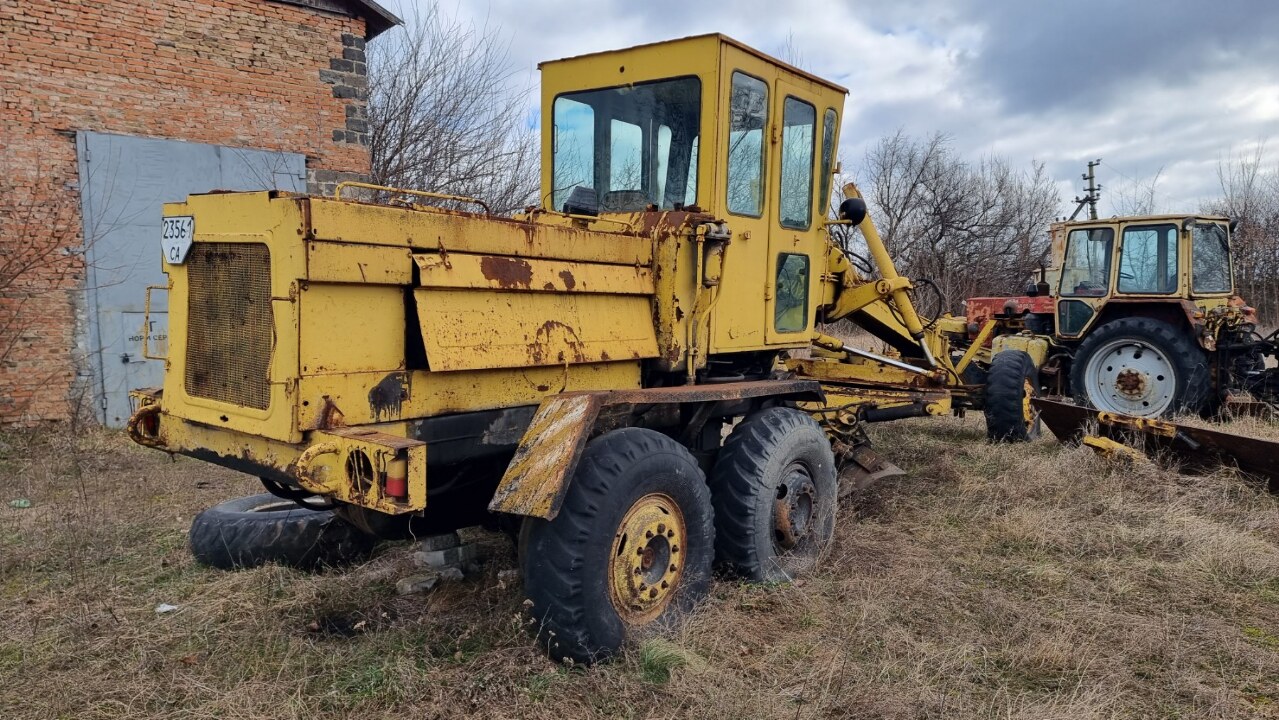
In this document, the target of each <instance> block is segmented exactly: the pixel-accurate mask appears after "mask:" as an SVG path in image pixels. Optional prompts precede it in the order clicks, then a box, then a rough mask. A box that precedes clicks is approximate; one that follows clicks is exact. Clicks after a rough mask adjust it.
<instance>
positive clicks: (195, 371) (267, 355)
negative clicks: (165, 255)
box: [186, 243, 275, 410]
mask: <svg viewBox="0 0 1279 720" xmlns="http://www.w3.org/2000/svg"><path fill="white" fill-rule="evenodd" d="M187 282H188V284H189V295H188V299H187V317H188V322H187V355H186V390H187V394H188V395H192V396H194V397H202V398H208V399H209V400H218V401H221V402H225V403H232V404H234V405H242V406H244V407H251V408H256V409H258V410H265V409H266V408H267V406H268V405H270V402H271V392H270V391H271V385H270V382H269V381H268V370H269V367H270V363H271V345H272V339H273V337H274V334H275V333H274V326H273V324H272V321H271V253H270V251H269V250H268V249H267V246H266V245H263V244H261V243H196V244H195V245H194V246H192V247H191V252H190V255H188V257H187Z"/></svg>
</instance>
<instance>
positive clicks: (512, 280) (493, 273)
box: [480, 255, 533, 288]
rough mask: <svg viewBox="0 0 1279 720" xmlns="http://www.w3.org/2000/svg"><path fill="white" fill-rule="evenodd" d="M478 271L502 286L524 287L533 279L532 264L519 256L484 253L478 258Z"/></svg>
mask: <svg viewBox="0 0 1279 720" xmlns="http://www.w3.org/2000/svg"><path fill="white" fill-rule="evenodd" d="M480 272H481V273H483V275H484V277H485V278H486V279H488V280H492V281H494V282H496V283H497V284H498V287H503V288H526V287H528V285H529V283H530V282H532V281H533V266H532V265H529V263H528V261H527V260H520V259H519V258H507V257H498V256H496V255H485V256H484V257H483V258H482V259H481V260H480Z"/></svg>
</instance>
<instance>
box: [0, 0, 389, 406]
mask: <svg viewBox="0 0 1279 720" xmlns="http://www.w3.org/2000/svg"><path fill="white" fill-rule="evenodd" d="M363 36H364V22H363V20H361V19H357V18H351V17H344V16H341V15H337V14H331V13H324V12H319V11H315V10H310V9H306V8H302V7H297V6H295V5H289V4H281V3H276V2H270V1H269V0H20V1H18V2H13V1H12V0H9V1H5V2H0V425H5V424H8V425H12V424H15V423H17V424H30V423H32V422H38V421H42V420H61V419H66V418H67V417H69V416H70V414H71V413H73V412H75V411H76V408H77V405H80V404H81V403H86V405H85V407H87V402H88V399H89V398H88V397H87V396H85V397H82V396H84V395H85V392H86V391H85V390H84V388H83V387H82V386H83V385H84V382H83V378H80V379H79V380H78V379H77V372H78V371H79V370H80V369H81V368H83V367H85V366H86V365H85V364H84V362H83V361H84V357H85V353H86V352H87V350H88V349H87V348H83V347H81V348H77V347H76V343H77V342H83V341H82V340H81V338H83V337H85V332H84V330H85V328H83V327H81V326H80V325H79V324H80V323H83V322H87V320H86V318H85V317H84V313H83V309H82V306H83V282H84V268H83V263H82V261H81V258H80V255H79V254H78V249H79V248H81V247H82V245H83V240H82V239H81V238H80V234H81V226H80V221H79V217H78V207H79V198H78V197H77V194H76V183H77V177H76V159H75V140H74V132H75V131H76V130H95V131H100V132H112V133H122V134H129V135H142V136H148V137H160V138H171V139H180V140H190V141H195V142H204V143H216V144H221V145H231V146H243V147H252V148H260V149H266V150H279V151H288V152H298V153H303V154H305V155H306V156H307V158H308V160H307V166H308V169H309V170H310V171H311V174H312V178H313V180H316V181H319V183H320V184H328V182H330V181H331V180H332V179H333V177H334V176H335V175H337V174H340V173H359V174H363V173H366V172H367V171H368V168H369V156H368V149H367V147H366V142H367V135H366V134H365V133H366V128H365V127H364V125H363V122H364V118H365V115H364V94H365V86H364V78H363V70H364V65H363V62H362V61H363V47H364V42H363V39H362V38H363ZM50 228H53V229H50ZM19 269H20V270H22V272H20V273H19V272H16V271H17V270H19ZM15 274H16V275H17V277H16V278H15V277H14V276H15Z"/></svg>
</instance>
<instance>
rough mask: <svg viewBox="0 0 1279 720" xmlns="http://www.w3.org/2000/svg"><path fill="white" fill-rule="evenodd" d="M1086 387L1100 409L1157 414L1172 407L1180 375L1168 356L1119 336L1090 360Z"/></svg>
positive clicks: (1132, 339)
mask: <svg viewBox="0 0 1279 720" xmlns="http://www.w3.org/2000/svg"><path fill="white" fill-rule="evenodd" d="M1084 386H1085V387H1084V390H1085V392H1086V393H1087V396H1088V400H1089V401H1090V402H1092V404H1093V405H1095V406H1096V407H1097V409H1099V410H1105V411H1108V412H1114V413H1121V414H1124V415H1135V416H1138V417H1156V416H1158V415H1161V414H1163V413H1164V411H1166V410H1168V409H1169V408H1170V407H1172V404H1173V400H1174V395H1175V394H1176V391H1177V375H1176V370H1175V369H1174V367H1173V364H1172V362H1171V361H1170V360H1169V359H1168V357H1167V356H1166V355H1165V354H1164V353H1163V352H1161V351H1160V350H1159V349H1158V348H1156V347H1154V346H1153V345H1150V344H1147V343H1145V342H1143V341H1141V340H1139V339H1134V338H1119V339H1116V340H1112V341H1111V342H1109V343H1107V344H1106V345H1103V346H1101V347H1099V348H1098V349H1097V351H1096V352H1095V353H1093V355H1092V357H1091V358H1089V359H1088V360H1087V365H1086V367H1085V372H1084Z"/></svg>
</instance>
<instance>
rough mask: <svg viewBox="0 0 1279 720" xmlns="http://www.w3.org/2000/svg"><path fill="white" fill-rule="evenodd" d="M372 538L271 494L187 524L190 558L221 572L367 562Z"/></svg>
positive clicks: (336, 519) (210, 511)
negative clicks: (259, 567)
mask: <svg viewBox="0 0 1279 720" xmlns="http://www.w3.org/2000/svg"><path fill="white" fill-rule="evenodd" d="M376 541H377V540H376V538H374V537H372V536H370V535H367V534H365V533H363V532H360V531H359V530H358V529H356V528H355V527H354V526H353V525H351V524H349V523H347V522H345V521H343V520H342V519H341V518H339V517H337V516H336V515H334V514H333V512H332V511H330V510H308V509H305V508H302V507H299V506H298V504H297V503H295V502H293V501H292V500H284V499H282V498H279V497H276V496H275V495H272V494H270V493H263V494H261V495H250V496H249V497H243V498H237V499H235V500H228V501H226V502H224V503H220V504H218V505H214V506H213V507H211V508H209V509H208V510H205V511H204V512H202V513H200V514H199V515H197V516H196V517H195V520H194V521H192V523H191V535H190V546H191V554H192V555H194V556H195V559H196V561H197V562H199V563H200V564H202V565H208V566H210V567H215V568H221V569H223V570H236V569H240V568H250V567H257V566H259V565H265V564H267V563H271V562H276V563H280V564H281V565H288V566H289V567H295V568H301V569H304V570H313V569H316V568H319V567H322V566H325V565H342V564H345V563H349V562H353V561H356V560H361V559H363V558H365V557H368V555H369V553H370V552H371V551H372V549H373V545H374V544H375V543H376Z"/></svg>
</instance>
